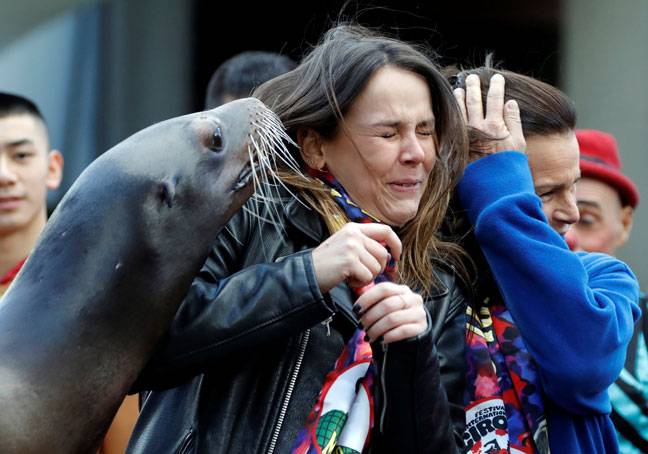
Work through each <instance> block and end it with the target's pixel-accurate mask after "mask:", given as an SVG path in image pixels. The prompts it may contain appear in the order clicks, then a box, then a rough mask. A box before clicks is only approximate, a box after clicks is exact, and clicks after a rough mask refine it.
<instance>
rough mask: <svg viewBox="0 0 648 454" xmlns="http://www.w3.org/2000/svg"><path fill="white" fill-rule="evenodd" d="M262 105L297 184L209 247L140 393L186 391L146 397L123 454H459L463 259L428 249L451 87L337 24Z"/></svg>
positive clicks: (444, 164) (455, 148) (432, 244)
mask: <svg viewBox="0 0 648 454" xmlns="http://www.w3.org/2000/svg"><path fill="white" fill-rule="evenodd" d="M255 96H257V97H258V98H259V99H261V100H262V101H264V102H265V103H266V104H267V105H268V106H269V107H270V108H271V109H273V110H274V111H275V112H276V113H277V115H278V116H279V118H280V119H281V121H282V122H283V123H284V125H285V127H286V129H287V131H288V133H289V135H290V136H291V137H292V139H293V140H294V141H295V142H296V143H297V144H298V145H299V147H294V148H293V152H294V157H295V159H297V160H298V161H299V162H300V163H301V165H302V169H301V170H302V171H301V172H297V171H295V169H290V168H286V169H284V171H283V175H282V176H283V184H284V185H286V189H287V190H286V189H283V188H279V189H277V195H276V196H275V197H274V200H268V199H267V198H265V199H261V198H257V199H256V200H253V201H252V202H250V203H249V204H248V205H247V207H246V209H244V210H242V211H241V212H240V213H239V214H238V215H237V216H235V218H234V219H233V220H232V221H231V222H230V223H229V225H228V226H227V228H226V229H225V230H224V231H223V233H222V234H221V235H220V236H219V238H218V239H217V240H216V242H215V244H214V247H213V251H212V254H211V255H210V258H209V260H208V262H207V263H206V264H205V267H204V269H203V271H202V272H201V274H200V276H199V277H198V278H197V279H196V280H195V282H194V285H193V287H192V290H191V292H190V293H189V295H188V296H187V298H186V300H185V302H184V303H183V306H182V307H181V309H180V311H179V313H178V315H177V317H176V320H175V322H174V325H173V327H172V330H171V332H170V334H169V338H168V340H167V342H166V343H165V345H163V346H161V348H160V352H159V354H158V355H157V356H156V358H154V359H153V361H152V362H151V364H150V367H149V368H148V370H147V371H145V372H144V374H143V375H142V377H141V378H140V388H143V389H154V388H164V387H168V386H170V385H178V384H181V383H183V384H181V385H180V386H176V387H175V388H171V389H165V390H160V391H153V392H147V393H143V394H142V397H143V398H142V402H143V404H142V413H141V417H140V420H139V422H138V424H137V427H136V430H135V437H134V439H133V440H132V441H131V445H130V449H131V451H132V452H158V451H160V450H169V448H170V447H175V448H176V449H178V450H180V451H182V452H246V453H249V452H282V453H283V452H298V453H302V452H303V453H305V452H334V451H335V452H365V451H369V450H371V451H372V452H444V453H446V452H454V451H457V450H459V449H460V448H459V447H460V446H461V445H462V444H463V442H462V440H461V435H462V432H463V424H464V416H463V402H462V401H463V391H464V387H463V383H464V375H465V372H464V360H463V346H464V335H463V333H464V329H465V315H464V313H465V301H464V299H463V296H462V292H461V290H460V287H459V284H458V281H457V279H456V276H455V274H456V273H455V269H461V260H460V257H461V250H460V248H458V247H457V246H456V245H454V244H452V243H447V242H444V241H443V240H442V239H441V238H440V237H439V236H438V234H437V231H438V229H439V227H440V225H441V222H442V220H443V217H444V215H445V212H446V210H447V206H448V201H449V199H450V194H451V191H452V189H453V187H454V185H455V184H456V182H457V181H458V179H459V177H460V176H461V173H462V170H463V168H464V165H465V164H466V162H467V152H468V147H467V136H466V133H465V128H464V126H463V121H462V118H461V112H460V110H459V108H458V106H457V104H456V102H455V100H454V98H453V96H452V91H451V89H450V85H449V84H448V83H447V81H446V80H445V79H444V77H443V76H442V75H441V74H440V72H439V70H438V68H437V67H436V66H435V65H434V63H432V60H431V59H430V57H429V56H428V55H426V54H425V53H424V52H421V51H420V50H417V49H416V48H414V47H413V46H411V45H409V44H406V43H404V42H402V41H399V40H396V39H391V38H387V37H384V36H381V35H378V34H374V33H372V32H370V31H368V30H366V29H363V28H361V27H354V26H338V27H335V28H333V29H332V30H330V31H329V32H328V33H327V34H326V35H325V36H324V38H323V40H322V42H321V43H320V44H319V45H318V46H316V47H315V48H314V49H313V50H312V51H311V52H310V54H309V55H308V56H307V57H306V58H305V59H304V60H303V61H302V62H301V64H300V65H299V66H298V67H297V68H296V69H295V70H293V71H291V72H289V73H286V74H284V75H282V76H280V77H278V78H276V79H273V80H271V81H269V82H267V83H266V84H264V85H262V86H261V87H260V88H259V89H258V90H257V92H256V93H255ZM291 194H292V195H291ZM268 218H272V219H273V222H266V221H265V219H268ZM259 219H261V220H259ZM338 450H339V451H338Z"/></svg>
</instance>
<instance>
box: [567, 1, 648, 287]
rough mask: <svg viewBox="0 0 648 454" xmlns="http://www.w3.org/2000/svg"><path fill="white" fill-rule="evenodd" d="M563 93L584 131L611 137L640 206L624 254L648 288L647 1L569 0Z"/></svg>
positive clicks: (622, 256) (623, 256)
mask: <svg viewBox="0 0 648 454" xmlns="http://www.w3.org/2000/svg"><path fill="white" fill-rule="evenodd" d="M563 27H564V28H563V33H564V38H563V52H562V54H563V58H564V60H563V61H564V76H563V77H564V78H563V80H564V83H563V88H564V90H565V91H566V92H567V94H568V95H569V96H571V97H572V99H574V101H575V102H576V108H577V110H578V116H579V118H578V124H579V126H580V127H586V128H595V129H601V130H604V131H608V132H611V133H612V134H614V136H615V137H616V138H617V140H618V141H619V149H620V153H621V160H622V164H623V170H624V172H625V173H626V174H627V175H628V176H630V178H632V180H633V181H634V182H635V183H636V184H637V186H638V188H639V192H640V194H641V201H640V203H639V206H638V208H637V211H636V212H635V223H634V229H633V231H632V235H631V237H630V241H629V242H628V244H626V246H625V247H623V249H621V250H620V253H619V255H620V257H621V258H622V259H623V260H625V261H626V262H627V263H628V264H629V265H630V266H631V267H632V269H633V271H634V272H635V274H637V276H638V277H639V281H640V282H641V283H642V287H643V289H644V290H647V289H648V247H647V246H646V245H648V149H647V144H648V1H646V0H569V1H568V2H567V3H566V8H565V17H564V22H563Z"/></svg>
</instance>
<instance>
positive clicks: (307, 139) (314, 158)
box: [297, 128, 326, 170]
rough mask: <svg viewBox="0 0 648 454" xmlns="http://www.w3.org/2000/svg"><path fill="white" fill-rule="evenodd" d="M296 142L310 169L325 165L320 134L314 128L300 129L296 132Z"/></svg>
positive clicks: (320, 167)
mask: <svg viewBox="0 0 648 454" xmlns="http://www.w3.org/2000/svg"><path fill="white" fill-rule="evenodd" d="M297 144H298V145H299V151H300V153H301V156H302V159H303V160H304V162H305V163H306V165H307V166H308V167H310V168H311V169H316V170H321V169H323V168H324V166H325V165H326V159H325V158H324V149H323V145H324V143H323V139H322V136H321V135H320V134H319V133H318V132H317V131H315V130H314V129H310V128H308V129H300V130H299V131H298V132H297Z"/></svg>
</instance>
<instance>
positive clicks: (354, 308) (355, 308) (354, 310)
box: [347, 303, 362, 315]
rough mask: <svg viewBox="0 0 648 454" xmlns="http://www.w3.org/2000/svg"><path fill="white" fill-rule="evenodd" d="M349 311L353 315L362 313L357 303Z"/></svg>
mask: <svg viewBox="0 0 648 454" xmlns="http://www.w3.org/2000/svg"><path fill="white" fill-rule="evenodd" d="M347 307H348V306H347ZM351 309H352V310H353V313H354V314H356V315H360V313H361V312H362V307H361V306H360V305H359V304H358V303H355V304H354V305H353V307H352V308H351Z"/></svg>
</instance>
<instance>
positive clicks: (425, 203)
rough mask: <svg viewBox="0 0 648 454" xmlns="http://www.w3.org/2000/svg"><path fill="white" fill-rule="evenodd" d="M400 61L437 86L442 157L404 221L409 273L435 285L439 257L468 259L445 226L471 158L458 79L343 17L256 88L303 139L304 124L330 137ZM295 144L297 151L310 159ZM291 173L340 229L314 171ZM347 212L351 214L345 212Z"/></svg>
mask: <svg viewBox="0 0 648 454" xmlns="http://www.w3.org/2000/svg"><path fill="white" fill-rule="evenodd" d="M385 66H393V67H396V68H400V69H405V70H407V71H411V72H413V73H415V74H418V75H420V76H422V77H423V78H424V79H425V81H426V82H427V85H428V87H429V89H430V94H431V99H432V111H433V112H434V117H435V139H436V144H437V160H436V163H435V165H434V168H433V170H432V173H431V175H430V178H429V180H428V186H427V188H426V189H425V194H424V195H423V197H422V199H421V204H420V206H419V210H418V213H417V215H416V216H415V218H414V219H412V220H411V221H409V222H408V223H407V224H406V225H405V226H403V228H402V229H401V232H400V236H401V240H402V241H403V259H402V261H401V266H400V272H401V280H402V281H403V282H404V283H406V284H408V285H410V286H411V287H413V288H418V289H421V290H422V291H429V290H430V289H431V287H432V285H434V284H435V283H434V282H431V281H432V279H433V278H431V276H433V273H432V268H433V266H434V264H433V261H434V260H435V259H441V260H443V261H450V262H452V263H455V264H456V265H457V266H461V264H460V262H461V260H460V259H459V258H460V256H461V249H460V248H458V247H457V246H456V245H455V244H452V243H445V242H443V241H441V240H440V239H439V237H438V236H437V230H438V228H439V226H440V224H441V221H442V219H443V215H444V213H445V211H446V208H447V206H448V201H449V199H450V193H451V191H452V189H453V188H454V186H455V184H456V183H457V181H458V179H459V178H460V176H461V175H462V173H463V169H464V167H465V165H466V163H467V158H468V147H467V144H468V142H467V135H466V133H465V127H464V124H463V119H462V117H461V113H460V110H459V107H458V105H457V103H456V101H455V99H454V97H453V94H452V91H451V88H450V84H449V83H448V81H447V80H446V79H445V78H444V76H443V75H442V74H441V73H440V71H439V69H438V67H437V66H436V65H435V63H434V60H433V57H432V56H431V55H430V54H428V53H427V52H426V51H425V50H424V49H422V48H420V49H419V48H416V47H415V46H413V45H410V44H408V43H405V42H403V41H400V40H397V39H392V38H388V37H385V36H382V35H379V34H376V33H373V32H371V31H370V30H368V29H366V28H364V27H361V26H357V25H338V26H336V27H334V28H332V29H331V30H329V31H328V32H327V33H326V34H325V35H324V37H323V39H322V40H321V42H320V43H319V44H318V45H317V46H316V47H315V48H314V49H312V51H311V52H310V53H309V54H308V55H307V56H306V57H305V58H304V59H303V60H302V62H301V63H300V65H299V66H298V67H297V68H295V69H294V70H292V71H290V72H288V73H286V74H284V75H282V76H279V77H277V78H275V79H273V80H271V81H269V82H266V83H265V84H263V85H262V86H260V87H259V88H258V89H257V90H256V91H255V92H254V96H255V97H257V98H259V99H260V100H261V101H263V102H264V103H265V104H266V105H267V106H268V107H270V108H271V109H272V110H273V111H274V112H275V113H276V114H277V115H278V116H279V118H280V119H281V121H282V122H283V124H284V126H285V127H286V129H287V131H288V134H289V135H290V136H291V137H292V138H293V139H294V140H295V141H296V140H297V134H298V132H299V131H304V130H308V129H312V130H314V131H316V132H318V133H319V134H320V135H321V136H323V137H325V138H331V137H333V136H334V135H335V134H337V133H338V132H340V133H344V132H345V130H344V115H345V114H346V113H347V111H348V110H349V108H350V107H351V106H352V105H353V103H354V101H355V100H356V98H357V97H358V96H359V95H360V94H361V93H362V91H363V89H364V88H365V86H366V85H367V83H368V81H369V80H370V78H371V77H372V76H373V75H374V74H375V73H376V71H378V70H379V69H381V68H383V67H385ZM296 151H297V150H295V153H294V154H295V158H296V159H297V160H298V161H299V162H302V163H303V160H302V158H301V156H300V155H299V153H298V152H296ZM284 181H286V182H287V183H289V184H291V185H293V186H296V187H298V188H299V190H300V193H301V194H302V196H303V197H304V198H305V199H306V200H308V201H309V203H310V204H311V205H312V206H313V207H314V208H315V209H316V210H317V211H318V212H319V213H320V214H321V215H322V216H323V218H324V219H325V220H326V222H327V225H328V226H329V230H331V231H333V230H334V229H335V227H336V226H335V222H334V220H333V219H336V218H337V219H339V218H340V213H339V208H338V207H337V205H336V204H335V202H333V201H332V198H331V197H329V196H328V194H327V193H326V192H325V191H324V190H323V189H322V185H321V184H320V183H319V182H318V181H316V180H314V179H312V178H310V179H308V180H306V179H304V178H303V177H295V176H294V175H292V174H291V173H290V172H286V175H284ZM342 218H343V217H342Z"/></svg>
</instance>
